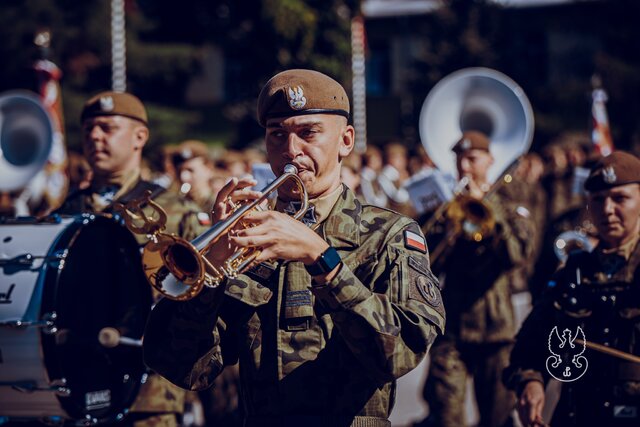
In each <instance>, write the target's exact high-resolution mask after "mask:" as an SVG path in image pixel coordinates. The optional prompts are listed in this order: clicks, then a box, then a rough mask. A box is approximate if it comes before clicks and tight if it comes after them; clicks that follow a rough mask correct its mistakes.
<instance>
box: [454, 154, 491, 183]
mask: <svg viewBox="0 0 640 427" xmlns="http://www.w3.org/2000/svg"><path fill="white" fill-rule="evenodd" d="M492 164H493V156H492V155H491V153H489V152H488V151H485V150H478V149H475V148H474V149H472V150H466V151H464V152H462V153H460V154H458V156H457V158H456V166H457V168H458V177H459V178H462V177H463V176H468V177H470V178H471V179H473V181H475V182H478V183H485V182H487V173H488V172H489V168H490V167H491V165H492Z"/></svg>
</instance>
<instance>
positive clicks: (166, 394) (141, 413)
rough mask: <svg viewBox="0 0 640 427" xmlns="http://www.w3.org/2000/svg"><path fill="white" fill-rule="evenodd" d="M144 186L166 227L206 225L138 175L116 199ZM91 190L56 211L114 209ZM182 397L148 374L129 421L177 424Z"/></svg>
mask: <svg viewBox="0 0 640 427" xmlns="http://www.w3.org/2000/svg"><path fill="white" fill-rule="evenodd" d="M147 190H149V191H151V192H152V199H153V200H154V201H155V202H156V203H158V204H159V205H160V206H161V207H162V208H163V209H164V210H165V211H166V212H167V225H166V226H167V228H166V231H168V232H170V233H175V234H178V235H180V236H182V237H184V238H185V239H188V240H190V239H192V238H194V237H195V236H197V235H198V234H200V233H202V232H203V231H204V230H205V229H206V228H205V227H203V225H202V224H201V221H200V220H199V219H198V214H199V208H198V207H197V206H196V205H195V204H193V203H191V202H189V201H187V200H186V199H184V198H181V197H179V196H178V195H176V194H174V193H171V192H168V191H165V190H164V189H163V188H162V187H160V186H158V185H156V184H152V183H150V182H147V181H143V180H141V179H138V180H136V181H135V182H134V183H133V185H132V187H131V188H130V189H127V188H122V189H120V191H119V193H123V194H122V195H121V196H119V197H118V198H117V199H116V200H115V201H118V202H120V203H126V202H127V201H130V200H132V199H135V198H137V197H140V196H142V195H143V194H144V193H145V191H147ZM94 194H95V190H94V189H93V188H92V187H89V188H87V189H85V190H80V191H76V192H74V193H72V194H71V195H70V196H69V197H68V198H67V199H66V200H65V202H64V204H63V205H62V206H61V207H60V208H59V209H58V210H57V211H56V213H58V214H69V215H71V214H77V213H81V212H102V213H113V211H114V208H113V204H109V205H108V206H106V207H103V206H98V205H96V204H95V202H94V200H96V199H95V197H94ZM149 209H150V208H148V207H147V208H145V209H144V210H145V212H147V213H148V214H149V215H151V211H150V210H149ZM135 237H136V239H138V241H139V242H140V243H141V244H144V243H146V242H147V238H146V237H145V236H141V235H135ZM156 297H157V295H156ZM184 398H185V391H184V390H182V389H180V388H178V387H176V386H174V385H173V384H171V383H169V382H168V381H166V380H165V379H164V378H162V377H160V376H159V375H150V376H149V378H148V380H147V382H146V383H144V384H143V385H142V386H141V388H140V391H139V392H138V395H137V398H136V400H135V401H134V403H133V405H132V407H131V408H130V413H129V415H128V416H127V420H128V423H129V424H132V425H135V426H136V427H151V426H153V427H156V426H157V427H160V426H162V427H172V426H176V425H177V424H178V419H177V417H178V416H179V414H181V413H182V412H183V410H184ZM121 424H122V423H119V425H121Z"/></svg>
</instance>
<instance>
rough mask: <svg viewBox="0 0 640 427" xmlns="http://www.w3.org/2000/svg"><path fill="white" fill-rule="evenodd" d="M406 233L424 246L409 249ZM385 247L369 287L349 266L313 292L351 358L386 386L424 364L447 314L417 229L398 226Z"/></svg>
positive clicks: (410, 224)
mask: <svg viewBox="0 0 640 427" xmlns="http://www.w3.org/2000/svg"><path fill="white" fill-rule="evenodd" d="M407 233H412V234H409V236H410V237H411V236H413V237H417V238H418V240H419V241H418V242H410V243H408V241H407ZM420 240H421V241H422V242H423V243H420ZM381 243H382V244H381V245H380V246H379V252H378V253H377V254H376V255H375V256H377V257H378V260H377V263H375V264H376V265H377V267H376V268H375V269H374V270H375V271H374V272H373V273H372V274H371V275H369V277H368V278H367V279H366V284H365V283H363V282H362V281H361V280H360V279H359V278H358V277H357V276H356V274H354V270H355V269H357V266H356V265H349V264H348V263H344V264H343V265H342V267H341V269H340V270H339V272H338V274H337V275H336V276H335V277H334V278H333V279H332V280H331V281H330V282H329V283H327V284H326V285H323V286H315V287H313V292H314V293H315V294H316V296H317V298H318V299H320V300H321V301H322V303H323V304H324V305H325V306H326V307H327V308H328V310H329V312H330V313H331V317H332V320H333V322H334V324H335V325H336V328H337V329H338V330H339V332H340V334H341V335H342V337H343V338H344V341H345V342H346V344H347V346H348V347H349V349H350V350H351V352H352V353H353V354H354V355H355V357H356V358H357V359H358V360H359V361H360V362H361V363H362V364H363V365H364V366H365V367H366V368H367V369H368V370H369V371H370V372H371V375H372V377H374V378H376V380H378V381H379V382H380V383H381V384H383V383H386V382H389V381H391V380H393V379H395V378H398V377H400V376H402V375H404V374H406V373H407V372H409V371H410V370H412V369H413V368H415V367H416V366H417V365H418V363H420V361H421V360H422V359H423V357H424V356H425V355H426V354H427V351H428V349H429V347H430V346H431V344H432V343H433V341H434V340H435V338H436V336H437V335H438V334H442V333H443V332H444V325H445V311H444V306H443V302H442V298H441V296H440V289H439V288H438V281H437V279H436V278H435V277H434V275H433V274H432V273H431V270H430V266H429V258H428V255H427V250H426V244H425V243H424V238H423V237H422V233H421V231H420V228H419V227H418V225H417V224H416V223H415V222H409V220H404V219H403V220H401V221H398V223H396V224H395V225H394V226H393V228H392V229H391V230H390V232H389V233H388V235H387V238H386V239H385V241H383V242H381ZM421 244H422V249H419V248H418V247H419V246H420V245H421Z"/></svg>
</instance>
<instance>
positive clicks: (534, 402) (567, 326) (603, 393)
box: [505, 151, 640, 427]
mask: <svg viewBox="0 0 640 427" xmlns="http://www.w3.org/2000/svg"><path fill="white" fill-rule="evenodd" d="M585 189H586V190H587V191H588V212H589V215H590V217H591V220H592V222H593V224H594V225H595V227H596V229H597V237H598V239H599V242H598V244H597V246H596V247H595V249H594V250H593V251H592V252H590V253H589V252H586V251H584V250H577V251H575V252H572V253H571V254H570V255H569V259H568V260H567V262H566V264H565V265H564V266H563V267H562V268H561V269H560V270H559V271H558V272H557V273H556V274H555V276H554V277H553V280H552V281H551V282H549V284H548V287H547V290H546V294H545V295H544V297H543V299H542V300H541V301H540V302H539V303H538V304H537V305H536V306H535V307H534V309H533V311H532V313H531V314H530V315H529V317H528V318H527V320H526V321H525V323H524V325H523V327H522V329H521V330H520V332H519V334H518V337H517V341H516V345H515V347H514V349H513V352H512V354H511V363H510V366H509V368H508V369H507V370H506V371H505V381H506V383H507V384H508V385H509V387H511V388H512V389H513V390H515V391H516V393H517V394H518V396H519V399H518V413H519V415H520V419H521V420H522V423H523V425H525V426H541V425H546V423H548V422H549V418H550V417H551V415H550V414H551V413H552V414H553V415H552V419H551V420H552V421H551V423H550V424H551V425H559V426H560V425H561V426H586V425H599V426H614V427H615V426H637V425H640V357H638V356H640V291H639V289H640V245H638V241H639V240H640V159H638V158H637V157H636V156H634V155H632V154H629V153H626V152H623V151H614V152H613V153H612V154H610V155H609V156H607V157H604V158H603V159H601V160H600V161H599V162H598V163H597V164H595V166H594V167H593V168H592V169H591V172H590V175H589V177H588V178H587V181H586V182H585ZM558 385H560V388H561V393H560V398H559V400H557V399H555V400H554V399H553V398H551V397H550V395H551V393H550V392H548V391H547V390H549V389H554V388H555V389H557V388H558ZM545 387H546V388H547V390H546V389H545ZM554 405H555V412H552V409H553V407H554ZM543 409H544V411H543ZM543 415H544V416H543Z"/></svg>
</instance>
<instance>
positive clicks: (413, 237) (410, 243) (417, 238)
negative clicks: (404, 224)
mask: <svg viewBox="0 0 640 427" xmlns="http://www.w3.org/2000/svg"><path fill="white" fill-rule="evenodd" d="M404 245H405V246H406V247H407V248H409V249H417V250H419V251H420V252H422V253H427V242H426V241H425V240H424V237H422V236H421V235H419V234H417V233H414V232H412V231H408V230H405V232H404Z"/></svg>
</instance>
